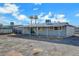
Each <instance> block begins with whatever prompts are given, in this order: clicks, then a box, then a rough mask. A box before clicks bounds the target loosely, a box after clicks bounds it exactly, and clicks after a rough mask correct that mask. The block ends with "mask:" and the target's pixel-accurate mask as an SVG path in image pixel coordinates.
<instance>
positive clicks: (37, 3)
mask: <svg viewBox="0 0 79 59" xmlns="http://www.w3.org/2000/svg"><path fill="white" fill-rule="evenodd" d="M34 4H35V5H42V3H34Z"/></svg>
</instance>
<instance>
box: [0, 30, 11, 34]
mask: <svg viewBox="0 0 79 59" xmlns="http://www.w3.org/2000/svg"><path fill="white" fill-rule="evenodd" d="M3 33H12V29H0V34H3Z"/></svg>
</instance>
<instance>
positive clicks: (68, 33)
mask: <svg viewBox="0 0 79 59" xmlns="http://www.w3.org/2000/svg"><path fill="white" fill-rule="evenodd" d="M74 33H75V28H74V27H71V26H66V37H69V36H73V35H74Z"/></svg>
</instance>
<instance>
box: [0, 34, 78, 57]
mask: <svg viewBox="0 0 79 59" xmlns="http://www.w3.org/2000/svg"><path fill="white" fill-rule="evenodd" d="M0 56H79V36H78V35H77V36H73V37H69V38H64V39H56V38H55V39H54V38H51V39H50V38H46V37H35V36H28V35H25V36H22V35H18V36H16V35H0Z"/></svg>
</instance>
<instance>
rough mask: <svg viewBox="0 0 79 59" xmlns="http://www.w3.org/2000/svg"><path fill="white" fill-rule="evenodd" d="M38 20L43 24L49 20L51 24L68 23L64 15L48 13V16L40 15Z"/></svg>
mask: <svg viewBox="0 0 79 59" xmlns="http://www.w3.org/2000/svg"><path fill="white" fill-rule="evenodd" d="M38 16H39V19H41V22H42V23H44V22H45V20H46V19H50V20H51V22H69V21H68V20H67V19H66V18H65V15H64V14H52V13H51V12H49V13H48V14H46V15H44V13H40V15H38Z"/></svg>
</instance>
